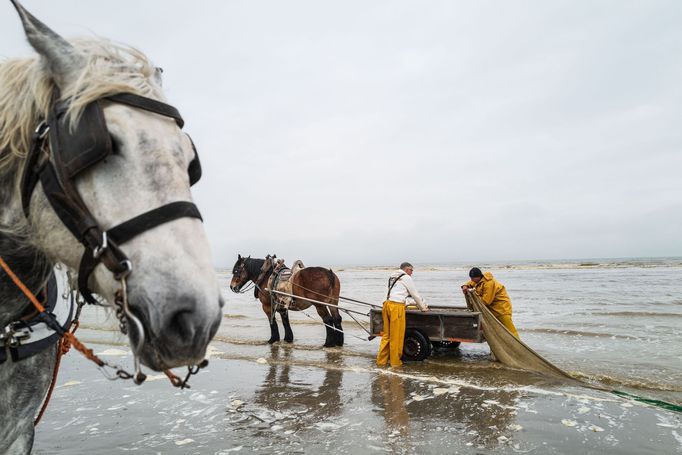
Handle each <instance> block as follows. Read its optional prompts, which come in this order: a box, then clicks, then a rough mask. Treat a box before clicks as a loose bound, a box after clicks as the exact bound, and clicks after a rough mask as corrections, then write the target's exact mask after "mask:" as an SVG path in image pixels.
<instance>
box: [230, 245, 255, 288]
mask: <svg viewBox="0 0 682 455" xmlns="http://www.w3.org/2000/svg"><path fill="white" fill-rule="evenodd" d="M250 260H251V256H249V257H246V258H243V257H242V255H241V254H238V255H237V262H235V263H234V267H232V281H230V289H232V292H239V291H241V290H242V288H243V287H244V285H245V284H246V283H248V282H249V280H250V279H251V278H249V270H248V268H247V261H250Z"/></svg>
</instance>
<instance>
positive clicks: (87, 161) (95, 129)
mask: <svg viewBox="0 0 682 455" xmlns="http://www.w3.org/2000/svg"><path fill="white" fill-rule="evenodd" d="M58 97H59V94H58V91H57V90H56V89H55V92H54V93H53V100H54V101H53V104H52V107H51V109H50V112H49V115H48V117H47V119H45V120H43V121H41V122H40V123H39V124H38V126H37V127H36V129H35V132H34V134H33V141H32V146H31V149H30V151H29V154H28V158H27V164H26V167H25V168H24V173H23V176H22V180H21V197H22V205H23V209H24V214H25V215H26V217H27V218H28V216H29V208H30V202H31V195H32V194H33V191H34V189H35V187H36V185H37V183H38V181H40V182H41V183H42V185H43V191H44V192H45V195H46V197H47V199H48V201H49V202H50V205H51V206H52V208H53V209H54V211H55V212H56V213H57V216H58V217H59V219H60V220H61V221H62V222H63V223H64V225H65V226H66V227H67V228H68V229H69V231H70V232H71V233H72V234H73V235H74V237H75V238H76V239H77V240H78V241H79V242H80V243H81V244H83V246H85V252H84V253H83V257H82V258H81V262H80V267H79V273H78V291H79V292H80V293H81V295H82V296H83V297H84V298H85V300H86V301H87V302H88V303H97V301H96V300H95V299H94V297H93V296H92V291H91V290H90V288H89V285H88V281H89V277H90V275H91V274H92V272H93V271H94V269H95V267H96V266H97V265H98V264H99V263H100V262H102V263H103V264H104V266H105V267H106V268H107V269H109V270H110V271H111V272H112V273H113V274H114V276H115V277H116V279H117V280H120V279H121V278H125V277H126V276H127V275H128V274H130V272H131V271H132V263H131V262H130V260H129V259H128V257H127V256H126V255H125V254H124V253H123V251H121V249H120V246H121V245H122V244H123V243H125V242H127V241H129V240H131V239H132V238H134V237H136V236H137V235H139V234H141V233H143V232H145V231H147V230H149V229H152V228H154V227H156V226H159V225H161V224H164V223H167V222H169V221H173V220H175V219H178V218H183V217H190V218H198V219H201V214H200V213H199V210H198V209H197V207H196V206H195V205H194V204H193V203H191V202H187V201H177V202H171V203H169V204H166V205H163V206H161V207H158V208H155V209H153V210H150V211H148V212H146V213H143V214H141V215H138V216H136V217H134V218H132V219H130V220H128V221H125V222H123V223H121V224H119V225H118V226H115V227H113V228H111V229H109V230H104V229H102V228H101V227H100V225H99V224H98V222H97V220H95V218H94V216H93V215H92V213H91V212H90V210H89V209H88V208H87V206H86V205H85V203H84V202H83V199H82V198H81V196H80V194H79V193H78V191H77V189H76V186H75V181H74V180H75V178H76V177H77V176H78V175H79V174H80V173H82V172H83V171H85V170H86V169H89V168H91V167H92V166H95V165H96V164H97V163H99V162H100V161H102V160H104V159H105V158H107V157H108V156H109V155H111V153H112V150H113V146H112V138H111V135H110V134H109V132H108V130H107V125H106V121H105V119H104V111H103V108H102V105H103V103H104V102H105V101H108V102H114V103H120V104H125V105H128V106H131V107H134V108H138V109H143V110H146V111H149V112H153V113H155V114H160V115H163V116H166V117H170V118H172V119H174V120H175V123H176V124H177V125H178V126H179V127H180V128H182V127H183V125H184V121H183V119H182V117H181V116H180V113H179V112H178V110H177V109H176V108H174V107H173V106H170V105H168V104H165V103H162V102H160V101H157V100H154V99H151V98H147V97H144V96H140V95H136V94H133V93H118V94H115V95H110V96H106V97H104V98H102V99H98V100H95V101H93V102H91V103H90V104H88V105H87V106H86V107H85V108H84V110H83V112H82V114H81V116H80V118H79V121H78V123H77V125H76V127H75V128H73V129H71V128H70V127H69V125H68V120H67V118H66V112H67V109H68V107H69V105H68V103H67V102H58V101H57V100H58ZM190 141H191V139H190ZM192 146H193V147H194V144H193V143H192ZM194 151H195V157H194V159H193V160H192V162H191V163H190V165H189V169H188V173H189V179H190V185H193V184H194V183H196V182H197V181H198V180H199V178H200V177H201V164H200V162H199V156H198V154H196V148H194Z"/></svg>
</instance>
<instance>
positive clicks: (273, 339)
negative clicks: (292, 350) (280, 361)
mask: <svg viewBox="0 0 682 455" xmlns="http://www.w3.org/2000/svg"><path fill="white" fill-rule="evenodd" d="M278 341H279V338H270V339H269V340H268V344H272V343H277V342H278Z"/></svg>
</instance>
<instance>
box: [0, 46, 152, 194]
mask: <svg viewBox="0 0 682 455" xmlns="http://www.w3.org/2000/svg"><path fill="white" fill-rule="evenodd" d="M72 44H73V45H74V47H76V48H77V49H78V50H79V51H80V52H81V54H82V55H83V56H84V58H85V65H84V67H83V69H82V72H81V73H80V75H79V76H78V79H77V80H76V82H75V83H73V84H70V86H69V87H68V88H67V89H66V91H64V92H63V93H61V99H68V100H69V101H70V107H69V111H68V112H67V116H68V118H69V119H70V122H71V125H72V126H73V125H74V124H75V122H76V121H77V119H78V116H79V115H80V113H81V112H82V110H83V108H84V107H85V106H86V105H87V104H88V103H90V102H92V101H94V100H96V99H98V98H101V97H104V96H107V95H111V94H115V93H120V92H132V93H136V94H138V95H142V96H147V97H150V98H154V99H158V100H163V94H162V92H161V87H160V83H158V82H157V81H155V80H154V76H155V74H156V68H155V67H154V66H153V65H152V64H151V63H150V61H149V60H148V59H147V57H146V56H145V55H144V54H143V53H142V52H140V51H138V50H136V49H134V48H131V47H128V46H125V45H121V44H116V43H113V42H112V41H109V40H106V39H102V38H97V39H80V40H76V41H74V42H72ZM53 89H54V83H53V81H52V79H51V76H50V73H49V71H48V70H47V68H46V67H45V65H44V64H43V62H42V61H41V59H40V58H39V57H38V56H37V55H36V56H32V57H28V58H21V59H10V60H7V61H5V62H3V63H2V64H0V182H1V181H2V180H3V178H2V176H3V175H8V174H10V173H16V170H17V168H18V166H19V164H20V163H21V162H22V161H23V159H24V158H25V157H26V154H27V152H28V149H29V147H30V145H31V134H32V133H33V130H34V129H35V127H36V125H37V124H38V122H39V121H40V120H41V119H43V118H45V116H46V115H47V113H48V110H49V107H50V102H51V101H52V92H53Z"/></svg>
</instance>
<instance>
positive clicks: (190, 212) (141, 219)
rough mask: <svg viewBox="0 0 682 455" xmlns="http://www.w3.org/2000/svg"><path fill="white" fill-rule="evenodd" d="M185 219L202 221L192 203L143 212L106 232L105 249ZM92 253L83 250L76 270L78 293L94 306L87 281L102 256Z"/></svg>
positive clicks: (183, 202) (171, 205) (92, 250)
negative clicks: (106, 244)
mask: <svg viewBox="0 0 682 455" xmlns="http://www.w3.org/2000/svg"><path fill="white" fill-rule="evenodd" d="M185 217H187V218H197V219H199V220H203V219H202V217H201V213H199V209H198V208H197V206H196V205H194V204H193V203H192V202H187V201H176V202H171V203H170V204H166V205H162V206H161V207H158V208H156V209H154V210H150V211H148V212H145V213H143V214H141V215H138V216H136V217H135V218H132V219H130V220H128V221H124V222H123V223H121V224H119V225H118V226H115V227H113V228H111V229H110V230H109V231H106V234H105V235H106V236H107V243H108V246H107V247H106V249H109V248H112V247H113V248H116V249H118V246H119V245H122V244H124V243H125V242H127V241H129V240H131V239H132V238H134V237H136V236H137V235H139V234H141V233H143V232H145V231H148V230H149V229H153V228H155V227H157V226H160V225H162V224H165V223H168V222H170V221H174V220H177V219H178V218H185ZM106 249H105V251H106ZM94 251H95V250H94V248H89V247H87V246H86V248H85V252H84V253H83V257H82V258H81V263H80V266H79V270H78V291H79V292H80V293H81V295H82V296H83V298H84V299H85V300H86V301H87V302H88V303H93V304H96V303H97V300H95V298H94V297H93V296H92V293H91V292H90V289H89V286H88V280H89V278H90V275H91V274H92V272H93V271H94V270H95V267H97V265H98V264H99V262H100V259H102V258H103V256H99V257H95V256H96V255H95V254H94ZM122 254H123V253H122ZM105 265H106V264H105ZM107 268H109V267H107Z"/></svg>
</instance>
